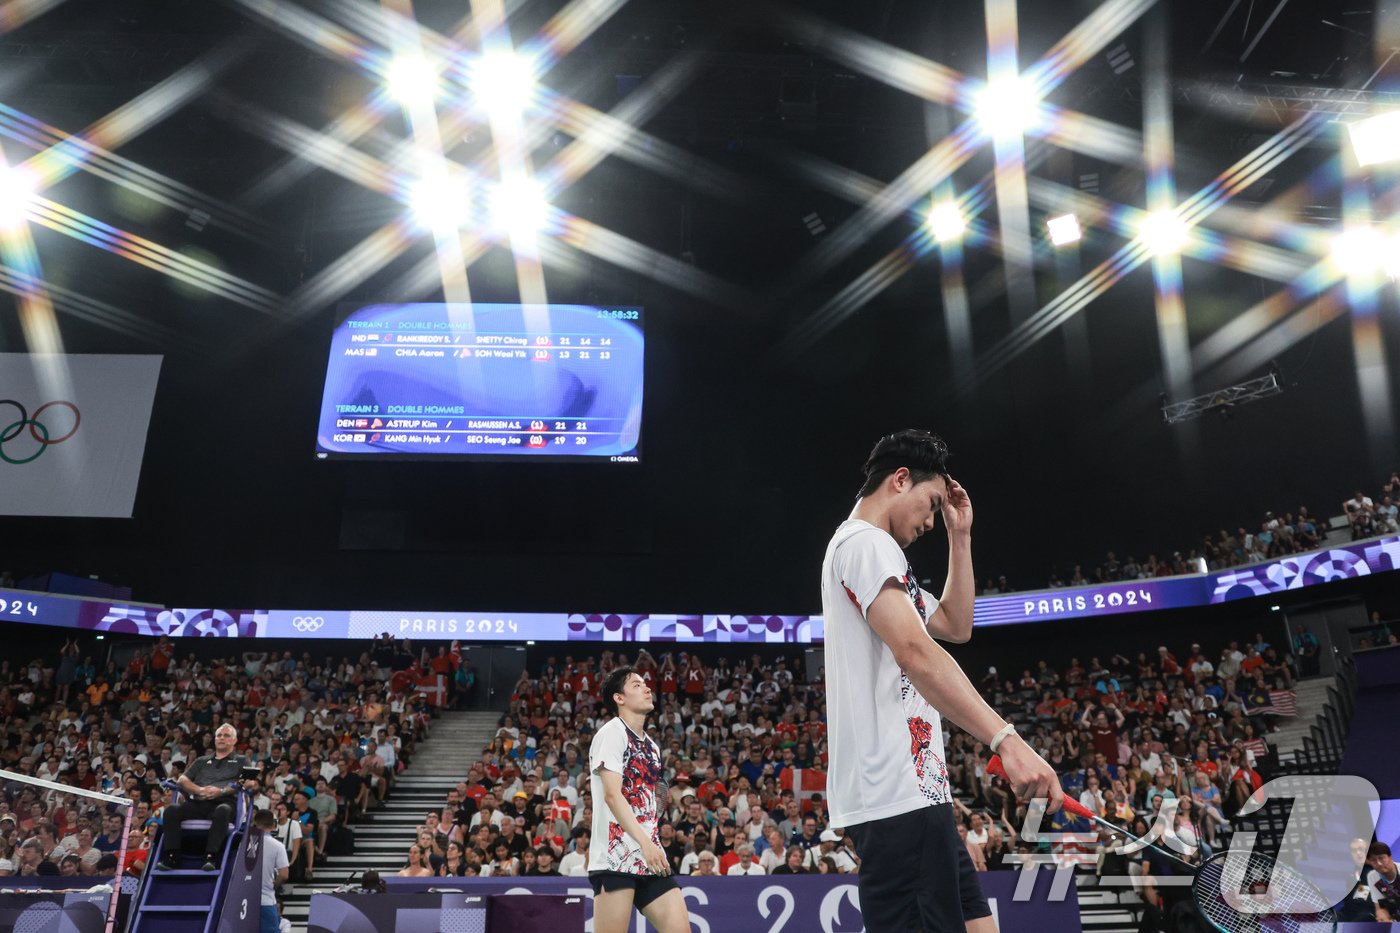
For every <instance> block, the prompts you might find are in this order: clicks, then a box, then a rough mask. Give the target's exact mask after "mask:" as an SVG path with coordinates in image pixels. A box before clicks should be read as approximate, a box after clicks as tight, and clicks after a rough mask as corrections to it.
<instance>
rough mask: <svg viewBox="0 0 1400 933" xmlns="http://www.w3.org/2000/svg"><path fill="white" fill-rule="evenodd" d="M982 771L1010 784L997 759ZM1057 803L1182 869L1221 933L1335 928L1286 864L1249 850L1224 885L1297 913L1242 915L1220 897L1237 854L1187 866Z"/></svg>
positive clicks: (1069, 802)
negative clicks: (1234, 885)
mask: <svg viewBox="0 0 1400 933" xmlns="http://www.w3.org/2000/svg"><path fill="white" fill-rule="evenodd" d="M987 772H988V773H989V774H994V775H996V776H997V777H999V778H1003V779H1005V780H1008V781H1009V780H1010V779H1009V778H1007V777H1006V768H1005V766H1004V765H1003V764H1002V762H1001V756H1000V755H993V756H992V759H991V761H989V762H987ZM1063 800H1064V809H1065V810H1066V811H1067V812H1069V813H1072V814H1074V815H1075V816H1078V817H1082V818H1084V819H1087V820H1090V821H1091V822H1094V823H1098V824H1099V825H1100V826H1104V827H1106V828H1108V829H1109V830H1110V831H1112V832H1113V833H1115V834H1121V835H1123V836H1125V837H1127V838H1129V839H1132V840H1133V841H1134V842H1136V843H1138V844H1140V845H1142V846H1145V847H1147V848H1149V849H1152V850H1153V851H1155V852H1157V853H1159V854H1160V855H1163V856H1165V857H1166V858H1168V859H1171V860H1172V861H1173V862H1175V863H1176V864H1177V865H1179V866H1180V867H1181V868H1182V869H1184V870H1185V873H1186V874H1189V875H1190V876H1191V877H1192V880H1191V893H1192V895H1193V896H1194V898H1195V901H1196V906H1197V908H1199V909H1200V912H1201V916H1202V917H1203V918H1204V919H1205V920H1206V921H1207V922H1208V923H1210V924H1211V925H1212V926H1213V927H1215V928H1216V929H1217V930H1219V931H1221V933H1316V931H1320V930H1334V931H1335V930H1336V929H1337V917H1336V914H1335V913H1334V912H1333V911H1332V909H1331V908H1330V907H1327V906H1323V905H1324V902H1325V899H1324V898H1323V897H1322V895H1321V893H1320V892H1319V891H1318V889H1317V886H1316V885H1314V884H1313V883H1312V882H1311V881H1309V880H1308V879H1307V878H1305V877H1303V876H1302V875H1300V874H1299V873H1298V872H1296V871H1294V870H1293V869H1291V868H1289V867H1288V866H1286V865H1281V864H1279V863H1278V862H1276V861H1275V860H1274V859H1272V858H1270V857H1269V856H1267V855H1262V854H1260V853H1258V852H1250V853H1249V855H1248V857H1247V862H1246V863H1245V865H1244V866H1243V870H1242V871H1241V872H1240V877H1239V878H1238V879H1235V878H1233V871H1232V877H1231V878H1230V882H1229V883H1235V882H1236V881H1238V887H1237V890H1238V891H1240V893H1241V894H1262V893H1264V892H1265V891H1267V892H1268V893H1269V894H1270V896H1271V902H1272V903H1273V904H1277V905H1279V906H1280V907H1283V908H1288V907H1290V906H1292V907H1294V908H1296V909H1297V911H1298V912H1297V913H1267V914H1265V913H1246V912H1244V911H1241V910H1237V909H1236V908H1234V907H1232V906H1231V905H1230V902H1229V900H1228V899H1227V898H1226V895H1225V890H1226V889H1225V884H1226V883H1227V879H1226V871H1225V860H1226V859H1227V858H1231V861H1232V863H1233V862H1235V861H1236V860H1238V859H1240V858H1241V856H1239V855H1235V856H1233V857H1231V856H1230V855H1229V853H1228V852H1219V853H1217V854H1215V855H1212V856H1211V857H1210V858H1208V859H1206V860H1205V861H1204V862H1202V863H1201V864H1199V865H1193V864H1192V863H1190V862H1188V861H1186V860H1185V859H1183V858H1181V857H1179V856H1176V855H1173V854H1172V853H1170V852H1168V851H1167V850H1165V849H1163V848H1162V847H1161V846H1157V845H1153V844H1152V843H1150V842H1148V841H1147V840H1145V839H1141V838H1139V837H1137V836H1134V835H1133V834H1132V833H1130V832H1128V831H1127V830H1125V829H1123V828H1122V827H1121V826H1117V825H1115V824H1113V823H1110V822H1109V821H1108V820H1105V819H1103V818H1102V817H1099V816H1096V815H1095V814H1094V813H1093V812H1091V811H1090V810H1089V809H1088V808H1087V807H1085V806H1084V805H1083V804H1081V803H1080V802H1079V801H1078V800H1075V799H1074V798H1073V797H1071V796H1069V795H1068V794H1065V795H1064V796H1063Z"/></svg>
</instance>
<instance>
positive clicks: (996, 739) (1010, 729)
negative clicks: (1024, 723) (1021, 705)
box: [990, 722, 1016, 754]
mask: <svg viewBox="0 0 1400 933" xmlns="http://www.w3.org/2000/svg"><path fill="white" fill-rule="evenodd" d="M1015 734H1016V727H1015V726H1014V725H1012V724H1011V723H1009V722H1008V723H1007V724H1006V725H1004V726H1002V727H1001V730H1000V731H999V732H997V734H996V735H994V736H992V741H991V743H990V744H991V747H992V754H996V750H997V746H998V745H1000V744H1001V743H1002V740H1003V739H1005V738H1006V737H1007V736H1008V735H1015Z"/></svg>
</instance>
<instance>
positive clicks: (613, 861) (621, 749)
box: [588, 716, 661, 875]
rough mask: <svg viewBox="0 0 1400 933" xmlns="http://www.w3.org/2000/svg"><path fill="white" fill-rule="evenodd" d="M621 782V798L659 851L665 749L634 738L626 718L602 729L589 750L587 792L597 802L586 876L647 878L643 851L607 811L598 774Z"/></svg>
mask: <svg viewBox="0 0 1400 933" xmlns="http://www.w3.org/2000/svg"><path fill="white" fill-rule="evenodd" d="M602 768H606V769H608V770H609V771H612V772H613V773H615V774H619V775H621V776H622V798H623V799H624V800H626V801H627V804H628V806H630V807H631V808H632V815H633V816H635V817H636V818H637V822H638V823H640V824H641V827H642V831H643V832H644V833H646V835H647V837H648V838H650V839H651V841H652V842H654V843H656V844H657V845H658V846H659V845H661V838H660V834H659V821H658V818H657V804H656V785H657V783H658V782H659V781H660V780H661V748H660V746H658V745H657V744H656V742H655V740H653V739H652V738H651V737H650V736H646V735H638V734H637V733H635V732H633V731H632V729H631V728H630V727H629V726H628V725H627V723H625V722H623V721H622V717H620V716H614V717H613V718H612V719H610V720H608V721H607V722H606V723H604V724H603V726H602V728H600V729H599V730H598V732H597V733H596V734H595V735H594V736H593V743H592V744H591V745H590V746H589V747H588V775H589V778H588V779H589V791H590V793H591V794H592V796H593V826H592V836H591V839H590V841H589V845H588V870H589V872H595V871H618V872H623V873H624V874H629V875H649V874H651V871H650V869H648V868H647V863H646V859H645V858H643V857H642V847H641V846H640V845H638V844H637V841H636V840H635V839H633V838H632V837H631V836H629V835H628V834H627V831H626V830H624V829H623V828H622V824H621V823H619V822H618V821H617V818H616V817H615V816H614V815H613V812H612V809H611V808H609V807H608V801H607V797H606V793H605V792H604V788H603V777H602V775H601V774H599V770H600V769H602Z"/></svg>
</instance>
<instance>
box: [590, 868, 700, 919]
mask: <svg viewBox="0 0 1400 933" xmlns="http://www.w3.org/2000/svg"><path fill="white" fill-rule="evenodd" d="M588 883H589V884H591V885H593V893H594V894H595V895H598V894H602V893H603V892H604V891H626V890H630V891H632V892H633V893H632V906H633V907H634V908H636V909H637V910H641V909H642V908H643V907H646V906H647V905H648V904H650V903H651V902H652V901H654V900H656V899H657V898H658V897H660V896H661V895H663V894H665V893H666V892H667V891H678V890H680V885H678V884H676V879H675V877H674V876H673V875H629V874H627V873H626V872H622V871H590V872H589V873H588Z"/></svg>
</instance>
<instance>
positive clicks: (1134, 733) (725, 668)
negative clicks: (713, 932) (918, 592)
mask: <svg viewBox="0 0 1400 933" xmlns="http://www.w3.org/2000/svg"><path fill="white" fill-rule="evenodd" d="M629 661H630V659H629V656H628V655H627V654H626V653H622V652H613V651H604V652H602V654H601V657H599V658H597V659H589V658H579V659H577V660H576V659H575V658H573V657H565V658H563V659H562V661H561V660H559V659H558V658H557V657H550V658H548V659H547V660H546V661H545V663H544V664H543V666H542V667H540V668H539V669H538V670H536V671H534V672H533V673H530V672H527V673H526V674H524V675H522V677H521V679H520V682H519V683H518V684H517V685H516V688H515V692H514V695H513V696H512V697H511V709H510V712H509V713H508V714H507V715H505V716H504V717H503V719H502V721H501V724H500V728H499V730H498V731H497V734H496V737H495V739H494V740H493V741H492V742H491V743H490V744H489V745H488V746H487V747H486V748H484V749H483V750H482V752H481V755H480V757H479V758H478V759H477V760H475V761H472V762H471V763H470V764H469V766H468V767H467V769H466V774H465V775H464V780H463V781H461V782H460V783H459V784H457V785H456V787H455V788H453V789H452V790H451V791H449V792H448V794H447V796H446V798H445V799H444V801H443V804H442V806H441V808H438V809H435V810H434V812H432V813H429V814H427V816H426V818H425V821H424V823H423V824H422V825H420V826H419V827H418V835H417V837H416V839H415V840H413V842H412V843H411V844H410V848H409V850H408V851H407V853H406V855H405V859H406V864H405V867H404V868H403V869H402V871H401V872H400V873H401V874H403V875H425V876H426V875H443V876H445V875H481V876H492V875H526V876H533V875H555V874H564V875H583V874H586V872H587V871H588V843H589V829H590V827H591V825H592V801H591V799H590V794H589V776H588V773H587V755H588V747H589V743H590V741H591V739H592V736H593V734H594V732H595V731H596V730H597V729H598V728H599V727H600V726H601V725H602V724H603V722H604V721H605V720H606V716H605V714H604V713H603V708H602V706H601V704H600V698H599V695H598V694H599V685H600V683H601V682H602V680H603V679H604V678H605V677H606V675H607V672H608V671H609V670H611V669H612V668H613V667H614V666H617V665H625V664H627V663H629ZM635 665H636V667H637V668H638V669H639V670H640V671H641V672H642V674H643V677H644V678H645V679H646V680H647V682H648V685H649V686H651V688H652V689H653V691H654V692H655V694H656V696H657V700H658V702H657V707H656V710H655V711H654V712H653V714H652V715H651V717H650V718H649V720H648V728H649V730H651V733H652V735H653V737H654V738H655V739H656V740H657V742H658V744H659V745H660V747H661V750H662V759H663V761H662V782H663V784H664V785H665V791H664V796H663V800H664V809H665V812H664V813H663V814H662V821H661V825H660V835H661V844H662V848H663V849H664V850H665V851H666V853H667V856H668V857H669V859H670V861H671V867H672V869H673V870H674V871H675V872H676V873H678V874H685V875H716V874H720V875H729V874H787V873H808V872H821V873H833V872H834V873H851V872H858V871H859V870H860V854H859V852H857V851H856V849H855V847H854V845H853V844H852V841H851V839H850V837H849V836H848V835H847V834H846V833H845V831H844V828H843V827H839V826H833V825H831V823H830V820H829V818H828V815H827V811H826V808H825V806H824V803H823V799H822V793H821V792H820V788H821V787H823V786H824V778H825V774H824V772H825V767H826V764H827V744H826V725H825V713H826V710H825V697H824V690H823V687H822V684H821V683H820V682H815V683H809V682H807V679H806V678H805V677H804V675H803V671H802V662H801V660H800V659H784V660H777V661H773V662H769V663H765V662H764V661H763V660H762V659H761V658H760V657H759V656H758V655H754V656H752V657H750V658H748V659H745V660H739V661H737V662H732V663H731V662H730V661H729V660H727V659H723V658H721V659H718V660H717V661H715V662H714V664H713V665H711V664H707V663H704V662H703V661H702V660H701V659H700V658H699V657H696V656H693V655H687V654H686V653H685V652H678V653H676V654H674V655H673V654H671V653H669V652H667V653H662V654H661V655H660V656H659V657H655V656H653V655H652V654H651V653H650V652H649V651H647V650H641V651H639V652H638V654H637V656H636V661H635ZM1008 673H1009V672H1008ZM1297 675H1298V671H1297V667H1296V662H1295V659H1294V656H1293V654H1292V652H1291V651H1290V650H1287V649H1284V650H1281V649H1280V647H1278V646H1275V645H1272V644H1270V643H1269V642H1268V641H1267V640H1266V639H1265V638H1264V637H1263V636H1262V635H1256V636H1255V637H1254V638H1253V639H1241V640H1239V641H1231V642H1229V643H1228V644H1222V645H1219V646H1218V647H1215V648H1212V651H1211V652H1209V653H1207V652H1205V651H1203V650H1202V648H1201V646H1200V645H1191V646H1190V650H1189V651H1183V652H1181V653H1180V654H1179V655H1178V654H1177V653H1175V652H1173V651H1172V650H1170V649H1169V648H1168V647H1166V646H1163V647H1161V648H1160V649H1159V650H1158V651H1157V652H1156V654H1155V656H1152V657H1149V656H1147V655H1145V654H1144V655H1139V656H1138V657H1136V658H1127V657H1123V656H1121V655H1114V656H1112V657H1110V658H1108V660H1107V663H1102V662H1101V661H1100V659H1099V658H1090V659H1089V663H1088V664H1087V665H1085V664H1082V663H1081V662H1080V660H1079V659H1078V658H1071V659H1069V661H1068V663H1067V664H1064V665H1062V666H1060V667H1054V666H1052V665H1051V664H1050V663H1049V662H1040V663H1039V664H1038V665H1037V666H1036V668H1035V669H1034V670H1024V671H1022V672H1020V674H1019V675H1012V676H1007V674H999V673H998V672H997V671H996V669H995V668H993V669H990V670H988V672H987V674H986V675H985V676H984V677H983V678H982V681H981V685H980V687H981V689H982V691H983V692H984V695H985V696H986V698H987V699H988V701H989V702H991V703H992V704H993V706H995V707H996V708H997V709H999V710H1000V711H1001V713H1002V714H1003V715H1004V716H1007V717H1008V718H1009V719H1011V720H1013V721H1015V722H1017V723H1018V724H1019V725H1018V728H1019V730H1020V731H1021V733H1022V734H1023V735H1025V736H1026V738H1027V740H1028V741H1029V742H1030V743H1031V744H1032V745H1033V746H1035V747H1036V748H1037V749H1039V750H1040V751H1041V753H1042V754H1043V755H1044V756H1045V757H1046V759H1047V760H1049V761H1050V762H1051V763H1052V764H1054V765H1055V767H1056V770H1057V771H1058V772H1059V774H1060V776H1061V781H1062V782H1063V785H1064V787H1065V790H1066V791H1067V792H1068V793H1072V794H1073V795H1074V796H1075V797H1077V798H1079V799H1080V800H1081V801H1082V802H1084V803H1085V805H1086V806H1088V807H1089V808H1090V809H1091V810H1093V811H1094V812H1095V813H1097V814H1099V815H1102V816H1104V817H1106V818H1107V819H1109V820H1110V821H1113V822H1117V823H1119V824H1121V825H1122V826H1124V827H1125V828H1132V827H1136V828H1137V829H1139V830H1144V831H1145V827H1146V826H1148V825H1150V824H1151V823H1152V822H1153V821H1154V819H1156V818H1157V814H1159V813H1160V812H1161V811H1162V808H1163V803H1164V801H1175V803H1173V804H1172V805H1171V806H1170V807H1168V808H1167V812H1168V814H1169V815H1170V817H1171V821H1172V828H1173V829H1174V832H1175V835H1176V838H1178V839H1180V840H1182V841H1183V842H1184V843H1186V844H1187V845H1188V846H1190V847H1192V848H1194V849H1195V851H1196V852H1197V853H1198V856H1197V857H1200V855H1199V854H1204V853H1209V852H1210V851H1212V850H1213V849H1214V848H1216V847H1218V846H1219V845H1220V844H1221V843H1222V842H1223V840H1224V838H1225V836H1226V834H1227V832H1228V822H1227V821H1228V818H1229V817H1230V816H1231V815H1233V814H1234V813H1235V812H1236V811H1237V810H1238V809H1239V808H1240V806H1241V805H1242V804H1243V803H1244V801H1245V800H1246V799H1247V798H1248V796H1249V795H1250V794H1251V793H1252V792H1253V791H1254V790H1256V789H1258V788H1259V787H1260V786H1261V785H1262V783H1263V781H1264V780H1265V778H1266V777H1267V776H1268V775H1269V774H1270V772H1271V770H1272V768H1273V767H1274V766H1275V761H1276V758H1275V755H1274V753H1273V749H1272V747H1271V743H1270V734H1271V731H1272V730H1274V729H1275V728H1276V727H1277V720H1278V718H1279V717H1280V716H1281V715H1283V714H1284V713H1285V712H1286V711H1287V703H1288V699H1289V698H1290V697H1291V696H1292V694H1291V692H1290V688H1291V686H1292V684H1293V682H1294V679H1295V678H1296V677H1297ZM945 728H947V729H948V734H947V735H946V736H945V745H946V751H947V761H946V766H947V769H948V775H949V779H950V781H951V782H952V784H953V786H954V787H955V788H956V791H957V796H958V799H957V802H956V804H955V806H956V807H957V808H958V812H959V816H960V821H961V832H962V834H963V835H964V837H965V839H966V842H967V845H968V850H969V854H970V855H972V857H973V860H974V863H975V864H976V865H977V867H978V868H979V869H995V868H1001V867H1012V866H1013V865H1014V864H1016V862H1017V857H1018V856H1022V855H1026V854H1030V853H1031V852H1032V851H1033V850H1032V849H1031V848H1030V847H1029V846H1028V844H1027V843H1025V842H1023V841H1020V840H1018V839H1017V834H1016V832H1015V830H1014V829H1013V827H1018V826H1020V825H1021V821H1022V820H1023V819H1024V817H1025V808H1024V806H1023V805H1022V806H1018V805H1017V803H1016V801H1014V800H1013V799H1012V797H1011V794H1010V792H1009V789H1008V788H1007V786H1006V784H1005V783H1004V782H1003V781H1002V780H1001V779H999V778H997V777H994V776H992V775H990V774H989V773H988V771H987V763H988V761H989V759H990V757H991V753H990V751H989V750H988V749H987V748H986V747H985V746H983V745H982V744H981V743H979V742H976V741H973V740H972V739H971V737H969V736H967V735H966V734H964V733H962V732H961V731H960V730H958V729H956V728H955V727H948V725H947V723H946V722H945ZM1055 828H1056V829H1057V830H1061V831H1065V832H1077V833H1089V834H1090V835H1091V836H1092V828H1091V827H1090V826H1089V825H1088V824H1087V821H1086V822H1084V823H1075V822H1072V821H1071V822H1062V823H1057V824H1056V826H1055ZM1047 845H1048V844H1047Z"/></svg>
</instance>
